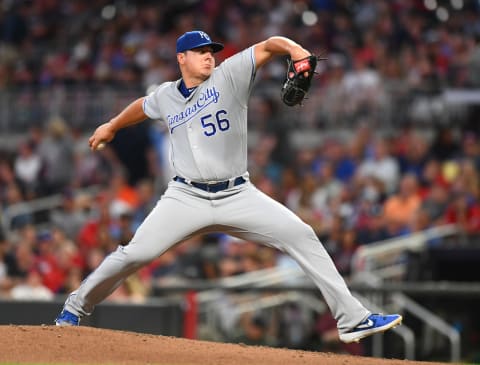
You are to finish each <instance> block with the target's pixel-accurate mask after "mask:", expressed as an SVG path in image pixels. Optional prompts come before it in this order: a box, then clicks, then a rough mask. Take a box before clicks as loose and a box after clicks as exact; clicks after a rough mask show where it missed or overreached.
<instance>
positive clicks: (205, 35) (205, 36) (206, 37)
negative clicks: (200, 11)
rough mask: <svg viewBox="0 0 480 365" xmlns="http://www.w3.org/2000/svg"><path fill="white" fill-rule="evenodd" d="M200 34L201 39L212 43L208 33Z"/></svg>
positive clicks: (200, 32)
mask: <svg viewBox="0 0 480 365" xmlns="http://www.w3.org/2000/svg"><path fill="white" fill-rule="evenodd" d="M198 34H199V35H200V37H202V38H205V39H206V40H207V41H209V42H211V40H210V37H209V36H208V34H207V33H205V32H202V31H199V32H198Z"/></svg>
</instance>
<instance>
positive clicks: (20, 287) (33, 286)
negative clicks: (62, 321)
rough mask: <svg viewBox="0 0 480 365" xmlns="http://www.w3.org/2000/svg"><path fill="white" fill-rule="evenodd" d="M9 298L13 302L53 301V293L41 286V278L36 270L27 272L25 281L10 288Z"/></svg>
mask: <svg viewBox="0 0 480 365" xmlns="http://www.w3.org/2000/svg"><path fill="white" fill-rule="evenodd" d="M10 296H11V297H12V299H15V300H52V299H53V293H52V292H51V291H50V290H49V289H48V288H47V287H46V286H44V285H43V284H42V276H41V274H40V273H39V272H38V271H36V270H31V271H29V272H28V274H27V277H26V280H25V281H24V282H21V283H19V284H17V285H15V286H14V287H13V288H12V290H11V291H10Z"/></svg>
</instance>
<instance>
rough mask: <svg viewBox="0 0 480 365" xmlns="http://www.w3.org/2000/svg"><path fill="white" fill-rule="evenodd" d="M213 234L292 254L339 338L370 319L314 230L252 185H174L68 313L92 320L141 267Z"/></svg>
mask: <svg viewBox="0 0 480 365" xmlns="http://www.w3.org/2000/svg"><path fill="white" fill-rule="evenodd" d="M215 231H222V232H225V233H227V234H230V235H232V236H236V237H239V238H242V239H245V240H249V241H254V242H258V243H262V244H265V245H268V246H271V247H275V248H277V249H279V250H280V251H282V252H285V253H287V254H289V255H290V256H291V257H292V258H293V259H295V260H296V261H297V262H298V264H299V265H300V266H301V267H302V268H303V270H304V271H305V273H306V274H307V275H308V276H309V277H310V278H311V279H312V280H313V281H314V283H315V284H316V285H317V286H318V288H319V289H320V291H321V292H322V295H323V297H324V298H325V300H326V302H327V304H328V306H329V308H330V310H331V312H332V315H333V316H334V318H335V319H336V320H337V327H338V330H339V332H340V333H343V332H346V331H348V330H350V329H351V328H353V327H355V326H356V325H357V324H358V323H360V322H362V321H363V320H364V319H365V318H366V317H367V316H368V315H369V314H370V312H369V311H368V310H367V309H366V308H365V307H364V306H363V305H362V304H360V302H359V301H358V300H357V299H356V298H355V297H353V296H352V294H351V293H350V291H349V289H348V288H347V286H346V284H345V281H344V280H343V278H342V277H341V275H340V274H339V273H338V271H337V269H336V267H335V266H334V264H333V262H332V260H331V258H330V256H329V255H328V253H327V252H326V250H325V248H324V247H323V246H322V244H321V243H320V241H319V240H318V238H317V236H316V235H315V233H314V231H313V229H312V228H311V227H310V226H309V225H307V224H305V223H304V222H303V221H302V220H301V219H300V218H299V217H297V216H296V215H295V214H294V213H293V212H291V211H290V210H289V209H287V208H286V207H285V206H283V205H282V204H280V203H278V202H277V201H275V200H273V199H272V198H270V197H268V196H267V195H266V194H264V193H262V192H261V191H260V190H258V189H257V188H256V187H255V186H254V185H253V184H251V183H250V182H249V181H247V182H246V183H244V184H242V185H239V186H236V187H233V188H229V189H227V190H224V191H221V192H217V193H208V192H205V191H203V190H200V189H197V188H194V187H192V186H190V185H187V184H184V183H181V182H175V181H172V182H170V183H169V186H168V189H167V190H166V191H165V193H164V195H163V196H162V197H161V199H160V200H159V201H158V203H157V205H156V206H155V208H154V209H153V210H152V211H151V212H150V214H149V215H148V216H147V218H146V219H145V221H144V222H143V223H142V224H141V225H140V227H139V228H138V230H137V231H136V233H135V235H134V237H133V238H132V240H131V241H130V243H129V244H128V245H127V246H120V247H119V248H118V249H117V250H116V251H114V252H113V253H112V254H110V255H109V256H107V257H106V258H105V259H104V261H103V262H102V263H101V264H100V265H99V266H98V268H97V269H96V270H95V271H94V272H92V273H91V274H90V275H89V276H88V277H87V278H86V279H85V280H84V281H83V282H82V284H81V285H80V287H79V288H78V289H77V290H76V291H74V292H73V293H72V294H71V295H70V296H69V298H68V299H67V301H66V303H65V309H67V310H68V311H70V312H72V313H74V314H76V315H79V316H80V317H82V316H85V315H89V314H90V313H92V311H93V309H94V307H95V305H96V304H98V303H100V302H101V301H102V300H104V299H105V298H106V297H107V296H108V295H110V294H111V293H112V292H113V291H114V290H115V289H116V288H117V287H118V286H119V285H120V284H121V283H122V282H123V280H124V279H125V278H127V277H128V276H129V275H130V274H132V273H133V272H135V271H136V270H138V269H139V268H140V267H142V266H143V265H145V264H147V263H148V262H150V261H152V260H153V259H155V258H156V257H158V256H160V255H161V254H162V253H163V252H165V251H166V250H168V249H169V248H170V247H172V246H173V245H175V244H176V243H178V242H181V241H183V240H185V239H186V238H189V237H191V236H193V235H195V234H198V233H202V232H215Z"/></svg>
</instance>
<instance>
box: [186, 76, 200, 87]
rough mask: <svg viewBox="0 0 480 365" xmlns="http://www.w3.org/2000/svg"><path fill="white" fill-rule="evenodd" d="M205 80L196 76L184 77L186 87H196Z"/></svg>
mask: <svg viewBox="0 0 480 365" xmlns="http://www.w3.org/2000/svg"><path fill="white" fill-rule="evenodd" d="M203 81H204V80H199V79H196V78H195V79H194V78H191V79H188V78H185V77H184V78H183V83H184V84H185V87H187V89H191V88H194V87H197V86H198V85H200V84H201V83H202V82H203Z"/></svg>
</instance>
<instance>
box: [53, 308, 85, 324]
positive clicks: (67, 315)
mask: <svg viewBox="0 0 480 365" xmlns="http://www.w3.org/2000/svg"><path fill="white" fill-rule="evenodd" d="M55 325H56V326H78V325H80V317H78V316H77V315H75V314H73V313H71V312H69V311H67V310H66V309H64V310H62V312H61V313H60V314H59V315H58V317H57V318H55Z"/></svg>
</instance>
